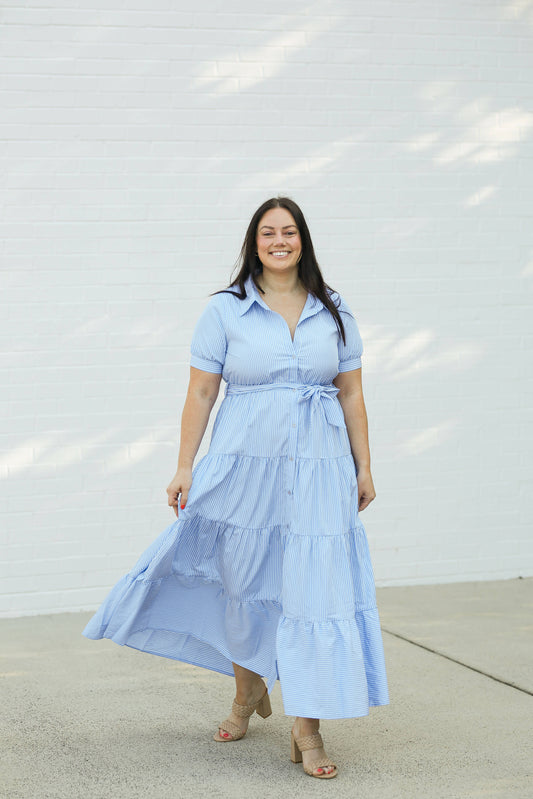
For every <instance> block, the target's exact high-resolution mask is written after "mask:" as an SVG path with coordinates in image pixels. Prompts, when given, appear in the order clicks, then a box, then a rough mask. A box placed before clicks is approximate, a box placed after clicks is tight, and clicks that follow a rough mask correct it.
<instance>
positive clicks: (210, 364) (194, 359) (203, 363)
mask: <svg viewBox="0 0 533 799" xmlns="http://www.w3.org/2000/svg"><path fill="white" fill-rule="evenodd" d="M189 363H190V365H191V366H194V368H195V369H202V371H204V372H211V373H213V374H217V375H219V374H221V373H222V364H221V363H219V362H218V361H208V360H207V359H206V358H200V356H199V355H192V354H191V357H190V359H189Z"/></svg>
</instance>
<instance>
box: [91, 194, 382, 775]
mask: <svg viewBox="0 0 533 799" xmlns="http://www.w3.org/2000/svg"><path fill="white" fill-rule="evenodd" d="M362 351H363V344H362V341H361V337H360V335H359V330H358V327H357V323H356V320H355V318H354V315H353V313H352V312H351V310H350V308H349V306H348V305H347V303H346V302H345V300H344V299H343V298H342V297H341V296H340V295H339V294H338V293H337V292H335V291H334V290H333V289H332V288H331V287H329V286H328V285H327V284H326V283H325V282H324V280H323V277H322V274H321V272H320V269H319V266H318V263H317V260H316V257H315V253H314V249H313V244H312V241H311V236H310V233H309V230H308V228H307V224H306V221H305V219H304V217H303V214H302V212H301V210H300V208H299V207H298V206H297V205H296V203H294V201H292V200H290V199H289V198H273V199H272V200H268V201H267V202H266V203H264V204H263V205H262V206H261V207H260V208H259V209H258V210H257V211H256V213H255V214H254V215H253V217H252V220H251V222H250V225H249V227H248V231H247V233H246V236H245V240H244V242H243V246H242V248H241V256H240V270H239V273H238V275H237V277H236V278H235V280H234V281H233V282H232V283H230V285H229V286H228V287H227V288H225V289H221V290H219V291H217V292H215V293H214V295H213V296H212V297H211V300H210V301H209V302H208V304H207V305H206V307H205V308H204V310H203V312H202V314H201V315H200V317H199V319H198V322H197V324H196V326H195V329H194V332H193V337H192V342H191V359H190V366H191V376H190V382H189V387H188V392H187V398H186V401H185V406H184V409H183V414H182V421H181V438H180V450H179V456H178V469H177V471H176V474H175V476H174V477H173V478H172V480H171V482H170V484H169V486H168V487H167V494H168V504H169V505H170V506H171V507H173V508H174V512H175V514H176V516H177V517H178V518H177V520H176V521H175V522H173V523H172V524H171V525H169V527H168V528H167V529H166V530H164V531H163V532H162V533H161V535H160V536H159V538H158V539H156V541H155V542H154V543H153V544H152V546H151V547H150V548H149V549H148V550H147V551H146V552H145V553H143V555H141V557H140V559H139V560H138V562H137V564H136V566H135V567H134V568H133V569H132V570H131V572H129V574H127V575H125V576H124V577H123V579H122V580H121V581H120V582H119V583H117V585H116V586H115V587H114V588H113V590H112V591H111V593H110V594H109V596H108V597H107V599H106V600H105V601H104V603H103V604H102V606H101V607H100V609H99V610H98V612H97V613H96V615H95V616H94V617H93V619H92V620H91V621H90V622H89V624H88V625H87V627H86V628H85V630H84V631H83V632H84V635H86V636H87V637H88V638H103V637H105V638H111V639H112V640H113V641H115V642H116V643H118V644H126V645H127V646H132V647H135V648H137V649H141V650H143V651H145V652H150V653H152V654H156V655H162V656H163V657H170V658H176V659H177V660H182V661H185V662H188V663H193V664H195V665H198V666H203V667H204V668H208V669H213V670H215V671H219V672H221V673H223V674H228V675H232V676H234V677H235V681H236V696H235V700H234V702H233V706H232V711H231V714H230V715H229V716H228V718H226V719H225V720H224V721H222V722H221V723H220V724H219V726H218V730H217V732H216V733H215V735H214V739H215V740H216V741H220V742H228V741H236V740H238V739H240V738H242V737H243V735H245V734H246V731H247V728H248V723H249V718H250V716H251V715H252V714H253V713H254V712H257V713H258V714H259V715H260V716H262V717H266V716H268V715H269V714H270V713H271V708H270V698H269V696H270V694H271V692H272V689H273V687H274V685H275V682H276V680H279V681H280V684H281V692H282V698H283V705H284V710H285V713H286V714H287V715H293V716H295V717H296V718H295V722H294V724H293V727H292V730H291V759H292V760H293V761H294V762H303V767H304V770H305V771H306V773H307V774H310V775H311V776H313V777H318V778H321V779H328V778H331V777H334V776H336V774H337V768H336V765H335V764H334V762H333V761H332V760H331V759H330V758H329V757H328V756H327V755H326V753H325V751H324V747H323V741H322V737H321V735H320V733H319V723H320V719H321V718H327V719H336V718H349V717H355V716H365V715H367V714H368V712H369V707H370V706H371V705H384V704H387V703H388V701H389V700H388V691H387V678H386V672H385V663H384V655H383V644H382V639H381V630H380V625H379V616H378V611H377V608H376V597H375V588H374V577H373V572H372V565H371V562H370V555H369V548H368V542H367V538H366V532H365V528H364V526H363V524H362V523H361V520H360V517H359V513H360V512H361V511H362V510H363V509H364V508H365V507H367V505H368V504H369V503H370V502H371V501H372V500H373V499H374V498H375V496H376V493H375V490H374V486H373V482H372V476H371V473H370V453H369V446H368V431H367V419H366V411H365V407H364V401H363V393H362V387H361V355H362ZM222 378H223V379H224V381H225V382H226V388H225V396H224V400H223V402H222V403H221V405H220V408H219V411H218V413H217V417H216V419H215V423H214V426H213V433H212V437H211V442H210V446H209V451H208V453H207V455H205V456H204V457H203V458H202V459H201V460H200V461H199V462H198V463H197V464H196V465H195V466H194V468H193V462H194V458H195V456H196V453H197V451H198V448H199V446H200V443H201V440H202V437H203V435H204V432H205V430H206V427H207V423H208V419H209V415H210V413H211V409H212V408H213V405H214V403H215V401H216V399H217V396H218V393H219V389H220V382H221V379H222ZM178 507H179V510H178ZM263 677H265V678H266V685H265V683H264V681H263V679H262V678H263Z"/></svg>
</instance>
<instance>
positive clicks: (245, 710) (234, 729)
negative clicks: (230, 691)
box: [213, 686, 272, 743]
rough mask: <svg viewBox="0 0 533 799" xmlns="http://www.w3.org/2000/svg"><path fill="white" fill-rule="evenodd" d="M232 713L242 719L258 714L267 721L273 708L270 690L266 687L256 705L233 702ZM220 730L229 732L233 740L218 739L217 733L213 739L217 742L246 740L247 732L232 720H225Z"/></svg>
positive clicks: (220, 725)
mask: <svg viewBox="0 0 533 799" xmlns="http://www.w3.org/2000/svg"><path fill="white" fill-rule="evenodd" d="M231 711H232V713H233V714H234V715H235V716H238V717H239V718H241V719H246V718H249V717H250V716H251V715H252V714H253V713H254V712H256V713H258V714H259V715H260V716H261V717H262V718H264V719H266V718H267V717H268V716H270V714H271V713H272V707H271V706H270V697H269V695H268V688H267V687H266V686H265V693H264V694H263V696H262V697H261V699H259V701H258V702H256V703H255V704H254V705H239V704H238V703H237V702H236V701H235V700H233V705H232V706H231ZM218 726H219V729H220V730H223V731H224V732H229V733H230V735H231V738H217V735H218V733H215V735H214V736H213V739H214V740H215V741H221V742H223V743H228V742H229V741H238V740H240V739H241V738H244V736H245V735H246V732H248V730H246V732H243V731H242V730H241V728H240V727H239V726H238V725H237V724H235V722H233V721H232V720H231V719H230V718H227V719H225V720H224V721H223V722H221V723H220V724H219V725H218Z"/></svg>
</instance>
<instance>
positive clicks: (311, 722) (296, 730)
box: [292, 717, 337, 777]
mask: <svg viewBox="0 0 533 799" xmlns="http://www.w3.org/2000/svg"><path fill="white" fill-rule="evenodd" d="M319 726H320V720H319V719H304V718H300V717H297V718H296V721H295V722H294V724H293V726H292V732H293V735H294V737H295V738H300V737H302V736H306V735H313V734H314V733H316V732H318V728H319ZM328 759H329V758H328V756H327V755H326V752H325V750H324V747H323V746H319V747H316V748H315V749H305V750H304V751H303V752H302V764H303V767H304V769H306V768H307V769H310V768H312V770H313V776H314V775H315V774H316V776H317V777H319V776H320V775H321V774H332V773H335V772H336V771H337V768H336V766H320V765H318V766H317V767H316V768H315V767H313V764H314V763H320V760H323V761H327V760H328Z"/></svg>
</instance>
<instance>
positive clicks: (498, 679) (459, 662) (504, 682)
mask: <svg viewBox="0 0 533 799" xmlns="http://www.w3.org/2000/svg"><path fill="white" fill-rule="evenodd" d="M381 629H382V630H383V632H384V633H388V634H389V635H393V636H394V637H395V638H399V639H400V640H401V641H407V643H408V644H413V645H414V646H419V647H420V649H425V650H426V652H432V653H433V654H434V655H438V656H439V657H441V658H446V660H451V661H452V663H457V665H458V666H464V668H465V669H470V671H475V672H477V673H478V674H482V675H483V676H484V677H488V678H489V680H494V682H499V683H501V684H502V685H508V686H509V687H510V688H514V689H515V690H516V691H522V693H524V694H528V695H529V696H533V691H530V690H528V689H527V688H522V687H521V686H520V685H516V683H513V682H508V681H507V680H502V679H501V677H495V676H494V674H489V673H488V672H487V671H483V670H482V669H477V668H476V667H475V666H470V665H469V664H468V663H463V661H462V660H457V658H452V657H450V655H446V654H444V652H439V650H438V649H432V648H431V647H430V646H425V644H420V643H418V641H413V639H412V638H407V636H405V635H400V633H394V632H392V630H387V629H386V628H385V627H382V628H381Z"/></svg>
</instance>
